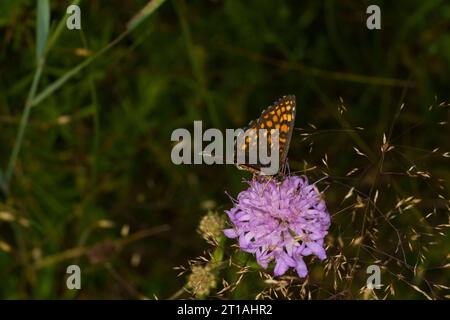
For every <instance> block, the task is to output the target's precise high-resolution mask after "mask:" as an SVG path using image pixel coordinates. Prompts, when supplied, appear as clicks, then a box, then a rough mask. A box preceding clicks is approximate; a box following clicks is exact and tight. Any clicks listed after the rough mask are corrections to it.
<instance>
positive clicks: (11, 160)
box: [4, 59, 45, 195]
mask: <svg viewBox="0 0 450 320" xmlns="http://www.w3.org/2000/svg"><path fill="white" fill-rule="evenodd" d="M44 64H45V60H44V59H43V60H42V61H41V62H40V63H39V64H38V66H37V69H36V72H35V73H34V77H33V83H32V84H31V88H30V91H29V93H28V97H27V100H26V103H25V109H24V111H23V114H22V118H21V119H20V124H19V130H18V132H17V137H16V141H15V143H14V148H13V151H12V152H11V157H10V158H9V162H8V167H7V169H6V173H5V186H4V188H5V192H6V195H8V194H9V186H10V182H11V178H12V175H13V171H14V168H15V166H16V162H17V158H18V156H19V152H20V149H21V147H22V143H23V137H24V135H25V129H26V128H27V126H28V120H29V118H30V111H31V107H32V105H33V104H32V102H33V99H34V97H35V95H36V91H37V87H38V85H39V81H40V79H41V76H42V70H43V69H44Z"/></svg>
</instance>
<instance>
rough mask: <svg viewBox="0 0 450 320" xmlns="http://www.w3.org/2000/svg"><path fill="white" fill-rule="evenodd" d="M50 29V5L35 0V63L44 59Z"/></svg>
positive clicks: (45, 0)
mask: <svg viewBox="0 0 450 320" xmlns="http://www.w3.org/2000/svg"><path fill="white" fill-rule="evenodd" d="M49 29H50V4H49V1H48V0H37V20H36V61H37V63H40V62H41V61H42V59H43V58H44V54H45V47H46V46H47V39H48V32H49Z"/></svg>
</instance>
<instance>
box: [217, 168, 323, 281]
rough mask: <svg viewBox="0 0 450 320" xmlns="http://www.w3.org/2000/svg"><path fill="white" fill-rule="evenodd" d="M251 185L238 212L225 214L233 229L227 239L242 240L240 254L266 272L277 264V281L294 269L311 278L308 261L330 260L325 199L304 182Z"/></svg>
mask: <svg viewBox="0 0 450 320" xmlns="http://www.w3.org/2000/svg"><path fill="white" fill-rule="evenodd" d="M249 184H250V187H249V188H248V189H247V190H244V191H242V192H241V193H240V194H239V195H238V197H237V201H236V203H235V206H234V207H233V208H232V209H231V210H229V211H226V213H227V214H228V216H229V218H230V220H231V222H232V224H233V228H231V229H225V230H224V233H225V235H226V236H227V237H229V238H239V246H240V248H241V250H243V251H245V252H249V253H253V254H255V255H256V260H257V262H258V264H259V265H260V266H261V267H263V268H264V269H266V268H267V267H268V265H269V263H270V262H271V261H275V269H274V274H275V275H276V276H280V275H283V274H284V273H285V272H286V271H287V270H288V269H289V268H291V267H292V268H295V269H296V271H297V273H298V275H299V276H300V277H306V275H307V274H308V269H307V268H306V264H305V262H304V260H303V257H305V256H308V255H311V254H313V255H315V256H317V257H318V258H319V259H321V260H323V259H325V258H326V253H325V249H324V247H323V243H324V237H325V236H326V234H327V233H328V228H329V226H330V215H329V213H328V211H327V209H326V205H325V201H324V200H323V199H322V195H321V193H320V192H319V191H318V190H317V188H316V186H315V185H314V184H309V183H308V180H307V179H306V177H299V176H287V177H285V178H284V179H283V180H282V181H277V180H276V179H271V180H270V181H267V180H264V179H254V180H252V181H251V182H249Z"/></svg>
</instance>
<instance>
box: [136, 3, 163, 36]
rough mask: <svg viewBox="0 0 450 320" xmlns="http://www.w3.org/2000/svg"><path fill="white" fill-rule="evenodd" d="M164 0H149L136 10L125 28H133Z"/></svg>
mask: <svg viewBox="0 0 450 320" xmlns="http://www.w3.org/2000/svg"><path fill="white" fill-rule="evenodd" d="M165 1H166V0H150V1H149V2H148V3H147V4H146V5H145V7H144V8H142V10H141V11H139V12H138V14H136V15H135V16H134V17H133V18H132V19H131V20H130V22H128V24H127V30H129V31H132V30H133V29H135V28H136V27H137V26H138V25H139V24H141V22H142V21H144V20H145V19H146V18H147V17H148V16H149V15H151V14H152V13H153V12H155V10H156V9H158V7H159V6H160V5H162V4H163V3H164V2H165Z"/></svg>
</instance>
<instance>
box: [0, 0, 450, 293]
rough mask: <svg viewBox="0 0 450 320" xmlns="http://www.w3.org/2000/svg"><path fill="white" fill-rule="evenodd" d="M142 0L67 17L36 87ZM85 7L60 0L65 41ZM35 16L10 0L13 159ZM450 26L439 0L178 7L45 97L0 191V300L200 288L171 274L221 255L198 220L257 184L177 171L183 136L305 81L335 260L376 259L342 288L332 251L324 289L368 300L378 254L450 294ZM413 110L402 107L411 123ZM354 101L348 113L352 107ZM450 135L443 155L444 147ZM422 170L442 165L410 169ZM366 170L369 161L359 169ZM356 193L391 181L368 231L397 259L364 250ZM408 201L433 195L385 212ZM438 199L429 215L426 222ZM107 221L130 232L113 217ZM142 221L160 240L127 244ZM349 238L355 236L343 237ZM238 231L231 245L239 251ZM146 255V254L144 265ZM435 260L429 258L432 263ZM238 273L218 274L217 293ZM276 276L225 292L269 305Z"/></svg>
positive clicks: (2, 92) (252, 113)
mask: <svg viewBox="0 0 450 320" xmlns="http://www.w3.org/2000/svg"><path fill="white" fill-rule="evenodd" d="M145 2H146V1H97V0H90V1H81V3H80V7H81V12H82V31H69V30H67V29H66V28H63V30H62V32H61V35H60V37H59V38H58V39H57V41H56V42H55V43H54V44H53V45H52V47H51V49H50V50H49V51H48V52H47V59H46V61H45V67H44V69H43V74H42V77H41V79H40V83H39V85H38V88H37V93H40V92H43V90H45V89H46V88H47V87H48V86H49V85H51V84H52V83H53V82H54V81H57V80H58V79H60V78H61V77H62V76H63V75H64V74H66V72H68V71H69V70H70V69H72V68H73V67H75V66H76V65H78V64H80V63H81V62H83V61H85V60H86V59H87V58H88V57H89V56H92V54H93V53H95V52H98V51H99V50H100V49H101V48H103V47H105V46H107V45H108V44H110V43H111V42H112V41H113V40H114V39H115V38H116V37H117V36H118V35H119V34H120V33H122V32H123V31H124V30H125V28H126V24H127V22H128V21H129V20H130V19H131V18H132V17H133V16H134V15H135V14H136V13H137V12H139V10H140V9H141V8H142V7H143V6H144V5H145ZM69 4H70V2H69V1H50V5H51V27H50V36H51V35H52V33H53V32H54V31H55V29H56V26H57V24H58V22H59V21H60V20H61V19H62V18H63V17H64V16H65V11H66V8H67V6H68V5H69ZM370 4H378V5H380V7H381V10H382V29H381V30H373V31H371V30H368V29H367V28H366V19H367V14H366V8H367V6H368V5H370ZM36 17H37V10H36V3H35V2H34V1H9V0H2V1H1V2H0V61H1V63H0V168H1V169H2V171H3V172H5V170H6V167H7V164H8V160H9V157H10V155H11V151H12V149H13V145H14V142H15V140H16V135H17V131H18V128H19V122H20V119H21V116H22V114H23V110H24V105H25V103H26V97H27V94H28V90H29V88H30V86H31V83H32V79H33V73H34V72H35V70H36ZM449 30H450V3H449V2H448V1H439V0H430V1H422V0H415V1H412V0H408V1H406V0H405V1H351V0H343V1H335V0H327V1H238V0H227V1H221V0H216V1H212V0H211V1H207V0H202V1H200V0H196V1H175V0H173V1H166V2H165V3H164V4H163V5H162V6H161V7H160V8H159V9H158V10H157V11H156V12H155V13H154V14H152V15H151V16H149V17H148V18H146V20H145V21H144V22H143V23H142V24H141V25H139V26H138V27H137V28H136V29H134V30H133V31H132V32H131V33H130V34H129V35H128V36H126V37H125V38H123V39H122V40H121V41H120V42H118V43H117V44H116V45H115V46H113V47H112V48H111V49H110V50H108V51H106V52H105V53H104V54H102V55H101V56H99V57H98V58H97V59H96V60H95V61H94V62H92V63H89V64H88V65H87V67H86V68H84V69H83V70H81V71H80V72H77V73H76V74H75V76H74V77H72V78H71V79H70V80H69V81H67V82H66V83H64V85H62V86H61V87H60V88H59V89H58V90H56V91H54V92H53V93H52V94H50V95H49V96H48V97H47V98H46V99H45V100H43V101H41V102H40V103H39V104H38V105H36V106H35V107H33V108H32V109H31V116H30V120H29V123H28V125H27V127H26V131H25V137H24V141H23V144H22V148H21V151H20V154H19V158H18V161H17V163H16V166H15V168H14V176H13V179H12V181H11V191H10V194H9V196H8V197H6V196H4V195H3V197H2V198H1V199H2V200H1V202H0V211H7V212H11V213H13V214H14V216H15V217H16V218H15V221H0V241H3V242H4V243H7V244H9V246H10V250H6V251H5V250H1V249H0V297H2V298H7V299H11V298H83V299H86V298H101V299H104V298H139V297H142V296H146V297H149V298H152V297H153V296H154V295H155V296H157V297H159V298H168V297H170V296H172V295H173V294H174V293H176V292H177V291H178V290H179V289H180V288H182V287H183V285H184V284H185V281H186V278H185V276H182V277H177V273H178V271H176V270H174V269H173V267H176V266H179V265H187V261H188V259H191V258H195V257H197V256H199V255H202V254H204V251H205V250H209V249H210V248H211V246H210V245H208V244H206V242H205V241H203V240H202V239H201V237H200V236H199V235H198V234H197V232H196V229H197V226H198V222H199V220H200V218H201V217H202V216H203V215H204V214H205V213H206V209H205V208H206V207H208V204H209V205H211V201H213V205H212V207H213V208H215V209H217V210H218V211H219V212H223V210H224V209H228V208H230V207H231V201H230V200H229V198H228V197H227V195H226V194H225V191H227V192H229V193H230V194H231V195H232V196H234V197H235V196H236V195H237V193H238V192H239V191H241V190H242V189H244V188H245V187H246V186H245V184H243V183H242V178H243V177H246V178H249V177H250V175H248V174H246V173H243V172H242V171H238V170H236V169H235V168H234V167H233V166H224V165H216V166H207V165H182V166H175V165H173V164H172V162H171V161H170V152H171V148H172V146H173V144H172V142H171V141H170V135H171V133H172V131H173V130H174V129H176V128H180V127H183V128H188V129H189V130H192V127H193V121H194V120H202V121H203V125H204V127H205V128H206V127H215V128H219V129H221V130H224V129H225V128H238V127H242V126H245V125H246V124H247V123H248V122H249V121H250V120H251V119H253V118H256V117H257V116H258V115H259V114H260V112H261V110H262V109H263V108H265V107H266V106H268V105H269V104H270V103H271V102H273V101H274V100H275V99H276V98H278V97H280V96H281V95H284V94H295V95H296V97H297V105H298V111H297V119H296V127H297V128H299V130H296V131H295V133H294V136H293V139H292V143H291V148H290V153H289V162H290V167H291V170H292V171H298V170H303V169H304V161H307V163H308V167H313V166H317V167H316V168H315V169H314V170H311V171H308V172H307V175H308V176H309V178H310V179H311V180H312V181H314V180H316V179H319V178H321V177H323V176H324V173H325V172H326V173H327V174H330V175H331V176H333V177H334V178H333V179H330V180H329V181H328V182H327V181H324V182H322V184H320V189H322V190H324V189H325V188H327V191H325V197H326V200H327V204H328V207H329V210H330V213H331V214H332V215H333V221H332V228H331V230H330V239H329V241H330V243H334V245H333V246H332V247H330V249H329V250H328V254H329V256H331V257H336V255H337V254H339V253H342V254H343V255H344V256H345V257H346V258H347V259H348V260H349V261H354V260H352V259H356V261H358V263H360V267H358V271H357V272H356V275H355V279H354V280H353V281H352V283H351V284H349V281H348V280H343V281H342V282H338V286H337V288H333V279H334V278H333V276H332V275H329V276H324V275H323V266H324V265H325V263H324V262H318V261H317V260H316V261H314V262H312V263H311V264H309V265H310V271H311V274H312V276H311V286H310V287H309V289H310V290H311V292H312V297H313V298H330V297H335V298H362V297H363V295H361V294H360V293H359V289H360V288H361V287H362V286H364V284H365V279H366V276H367V275H366V274H365V267H366V266H367V265H368V264H371V263H373V262H374V261H377V260H378V259H380V260H381V261H382V263H383V264H385V266H386V268H387V270H388V271H383V281H382V282H383V283H384V284H387V283H394V284H395V292H394V293H393V294H392V295H389V296H388V298H394V299H401V298H403V299H405V298H406V299H415V298H420V299H423V298H425V296H424V295H423V294H421V293H420V292H419V291H418V290H415V289H414V288H413V287H412V285H415V286H417V287H418V288H420V289H421V290H423V291H424V292H426V293H427V294H428V295H429V296H431V297H433V298H442V297H445V295H446V294H448V291H447V293H446V292H445V290H444V289H442V288H437V287H435V286H433V285H432V283H435V284H443V285H449V282H450V281H449V279H450V275H449V272H448V268H445V267H442V266H444V265H445V264H446V263H448V259H447V258H446V255H447V253H448V246H449V242H448V240H447V235H448V232H447V231H446V229H445V228H441V229H436V227H437V226H439V225H440V224H444V223H448V212H449V211H448V204H449V202H448V200H446V199H448V189H449V183H448V179H449V178H450V174H449V161H448V158H444V157H442V154H443V153H444V152H446V151H450V148H449V147H450V144H449V138H450V137H449V128H448V125H446V124H443V123H441V124H439V122H445V121H448V120H449V111H448V106H445V103H448V101H449V100H450V90H449V89H450V82H449V79H450V76H449V71H450V32H449ZM82 48H85V49H86V50H84V51H83V50H80V49H82ZM340 98H342V100H343V103H342V102H341V101H340ZM401 103H405V108H404V109H403V111H402V113H400V115H398V117H396V114H397V111H398V110H399V107H400V105H401ZM442 103H443V104H442ZM341 104H344V105H345V107H346V109H347V111H346V112H344V113H343V114H342V115H341V114H340V112H339V111H338V107H339V105H341ZM439 104H441V106H439ZM430 106H432V108H431V111H430V110H429V108H430ZM393 123H395V126H394V127H393V130H392V134H391V135H389V131H390V128H391V127H392V124H393ZM309 124H313V125H314V127H312V126H310V125H309ZM356 127H364V130H358V129H355V128H356ZM300 129H303V130H300ZM304 133H311V134H312V135H311V136H310V137H306V136H305V135H302V134H304ZM383 133H386V135H388V137H389V138H390V139H392V142H391V143H392V145H398V146H396V148H395V149H394V150H393V151H390V152H388V153H387V154H386V159H385V162H384V166H383V172H386V173H385V174H384V173H383V174H381V175H377V172H379V164H380V159H381V153H380V146H381V144H382V141H383ZM305 138H307V139H306V140H305ZM312 142H313V145H312V146H313V149H312V150H310V147H311V143H312ZM353 147H356V148H358V150H360V151H361V152H363V153H365V154H366V155H367V158H366V157H364V156H358V155H357V154H356V152H355V150H354V149H353ZM435 148H439V151H436V152H435V153H432V152H431V151H432V150H433V149H435ZM325 154H327V164H328V168H327V167H326V166H325V164H324V162H322V159H323V158H324V155H325ZM412 165H416V168H415V169H414V170H416V171H417V170H420V171H427V172H430V174H431V175H432V178H423V177H420V176H419V177H408V176H407V175H406V173H405V172H406V171H407V170H408V169H409V168H410V167H411V166H412ZM355 167H358V168H360V169H361V170H360V171H358V172H357V173H356V174H354V175H351V176H349V177H346V173H348V172H349V171H350V170H352V169H353V168H355ZM301 173H302V172H300V174H301ZM398 173H401V174H398ZM438 179H447V181H446V182H442V181H439V180H438ZM439 185H442V186H443V189H439ZM350 187H355V189H356V190H359V191H361V193H364V194H366V195H370V197H371V198H372V199H373V198H374V194H375V191H376V190H379V197H378V202H377V205H378V208H379V210H380V211H376V210H372V209H371V210H368V211H367V214H368V217H369V218H370V216H371V215H372V216H375V218H374V217H372V218H373V219H372V218H371V219H372V220H370V222H367V223H366V225H365V228H367V230H372V231H373V228H375V229H377V230H378V231H377V232H376V233H377V236H376V239H373V238H371V237H370V236H368V235H367V236H366V237H365V238H364V244H365V245H367V246H370V247H372V248H377V250H379V251H381V252H382V253H380V252H378V251H372V253H373V254H374V255H370V254H367V252H366V251H364V250H363V251H362V252H361V255H357V253H356V248H355V246H354V245H352V244H351V243H352V240H353V239H355V238H357V237H358V236H359V235H360V233H361V225H362V221H363V219H365V218H363V216H364V210H359V211H358V210H357V211H355V213H354V214H352V211H351V210H350V211H349V210H347V211H342V210H343V209H344V208H345V207H346V206H348V205H349V204H351V203H352V201H356V196H353V197H352V198H351V199H348V200H346V201H348V202H345V203H343V202H342V199H343V198H344V196H345V195H346V194H347V192H348V190H349V188H350ZM439 194H442V196H443V197H444V199H440V198H439V196H438V195H439ZM408 196H414V197H416V198H420V199H422V201H421V203H420V207H419V208H417V209H413V210H407V211H405V213H403V214H401V215H399V218H396V219H393V220H392V223H393V227H394V228H395V229H394V228H393V227H392V226H390V225H388V224H387V223H386V221H385V220H383V219H376V215H377V212H378V213H379V212H382V213H384V214H386V213H388V212H390V211H392V210H393V211H395V205H396V203H397V202H398V201H399V200H400V199H403V198H407V197H408ZM393 208H394V209H393ZM434 210H435V213H434V214H433V215H432V216H431V217H430V218H429V220H428V222H426V223H425V222H424V221H423V219H422V218H423V216H425V215H427V214H428V213H429V212H433V211H434ZM19 217H22V218H24V219H26V220H27V221H29V225H27V224H26V223H25V226H24V225H23V223H22V224H21V223H19ZM102 219H106V220H109V221H110V222H112V223H113V225H112V226H111V227H110V228H101V227H99V225H98V221H99V220H102ZM421 219H422V220H421ZM22 222H23V221H22ZM125 224H128V225H129V226H130V234H134V233H136V232H142V230H150V234H147V235H146V236H145V237H143V238H142V239H139V240H135V241H130V242H129V243H126V244H125V245H123V246H122V247H121V250H113V249H111V242H112V241H115V240H117V241H122V240H123V239H122V240H120V239H121V236H120V230H121V228H122V226H123V225H125ZM161 226H162V229H158V228H159V227H161ZM154 228H157V229H154ZM371 228H372V229H371ZM412 229H414V230H416V231H417V232H419V233H420V232H421V233H429V234H431V235H430V236H426V235H423V236H421V237H420V239H419V240H417V239H416V240H415V242H413V243H412V250H410V249H408V242H410V238H411V237H412ZM394 230H398V234H399V235H400V238H401V240H402V243H403V244H404V246H405V248H406V250H407V253H406V256H407V260H408V264H409V265H410V266H411V267H413V266H414V265H416V263H417V265H416V266H418V268H419V269H420V272H417V273H416V274H414V273H413V272H412V271H411V270H409V271H407V270H406V269H405V267H404V266H403V265H402V264H401V263H397V262H396V260H395V259H394V258H392V257H399V255H400V252H398V251H396V249H395V242H396V237H397V235H396V232H395V231H394ZM373 232H374V233H375V231H373ZM439 232H441V233H443V235H440V234H439ZM144 235H145V234H144ZM339 238H340V241H342V244H343V246H339V245H337V244H336V243H338V239H339ZM430 242H431V243H433V242H435V244H429V243H430ZM233 243H234V242H233V241H231V240H228V241H227V243H226V248H230V246H231V245H232V244H233ZM424 246H426V247H427V250H426V251H425V250H424V249H423V247H424ZM80 247H88V248H90V249H89V250H88V251H89V254H87V255H86V254H81V255H77V254H75V256H76V257H72V256H71V254H72V253H73V252H72V251H70V250H72V249H74V248H80ZM92 248H95V249H92ZM384 253H385V254H384ZM136 254H137V255H140V256H141V261H140V264H139V265H138V266H132V265H131V264H130V259H131V257H132V256H133V255H136ZM386 254H387V255H386ZM421 254H424V255H425V256H426V261H425V262H418V257H419V256H420V255H421ZM390 256H391V257H390ZM49 257H50V260H47V261H50V262H49V263H48V264H46V265H45V266H43V267H39V266H38V265H39V261H42V259H46V258H47V259H48V258H49ZM52 259H54V260H52ZM73 263H75V264H79V265H80V266H81V268H82V270H83V278H82V286H83V289H82V290H81V291H69V290H67V289H66V288H65V269H66V267H67V265H69V264H73ZM349 263H350V262H349ZM235 273H236V270H233V269H232V268H230V269H229V270H228V269H225V270H221V272H220V274H219V275H218V283H219V286H218V288H219V289H220V288H221V287H220V283H221V279H222V278H226V279H230V278H231V279H232V278H233V277H234V278H235V277H236V275H235ZM332 274H334V272H332ZM398 274H401V275H403V276H404V277H405V279H406V280H407V283H405V281H403V280H399V278H398V277H395V275H398ZM289 275H290V276H295V273H289ZM296 281H298V280H296ZM428 281H429V282H428ZM300 283H301V280H300ZM265 287H267V285H266V284H264V282H263V281H262V280H261V279H260V278H259V277H258V276H257V272H253V273H252V275H250V276H249V277H248V278H246V279H245V281H243V282H242V284H241V285H240V287H239V289H238V290H237V291H236V292H234V293H232V294H227V295H226V297H227V298H248V299H253V298H255V296H256V294H257V293H258V292H260V291H261V290H262V289H263V288H265ZM293 290H294V289H293ZM383 295H384V294H380V296H383ZM211 296H212V297H214V296H215V294H214V291H213V292H212V294H211ZM181 297H189V294H183V295H181ZM294 297H298V296H297V295H294Z"/></svg>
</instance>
